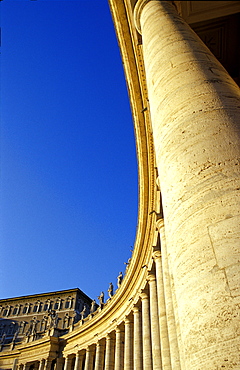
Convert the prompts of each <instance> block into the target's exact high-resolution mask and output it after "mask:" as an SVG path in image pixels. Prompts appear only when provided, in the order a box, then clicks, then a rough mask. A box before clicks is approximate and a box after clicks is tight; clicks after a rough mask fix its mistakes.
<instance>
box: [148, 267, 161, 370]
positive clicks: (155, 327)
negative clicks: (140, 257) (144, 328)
mask: <svg viewBox="0 0 240 370" xmlns="http://www.w3.org/2000/svg"><path fill="white" fill-rule="evenodd" d="M148 284H149V296H150V320H151V337H152V363H153V369H154V370H162V361H161V348H160V331H159V317H158V297H157V285H156V277H155V274H153V273H149V274H148Z"/></svg>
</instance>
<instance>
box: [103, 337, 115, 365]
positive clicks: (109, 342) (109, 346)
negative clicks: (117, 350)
mask: <svg viewBox="0 0 240 370" xmlns="http://www.w3.org/2000/svg"><path fill="white" fill-rule="evenodd" d="M113 369H114V339H113V338H112V337H111V335H110V334H108V335H107V336H106V353H105V367H104V370H113Z"/></svg>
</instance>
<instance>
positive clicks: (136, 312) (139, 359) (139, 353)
mask: <svg viewBox="0 0 240 370" xmlns="http://www.w3.org/2000/svg"><path fill="white" fill-rule="evenodd" d="M133 368H134V370H142V369H143V344H142V322H141V312H140V308H139V307H138V306H137V305H136V306H134V307H133Z"/></svg>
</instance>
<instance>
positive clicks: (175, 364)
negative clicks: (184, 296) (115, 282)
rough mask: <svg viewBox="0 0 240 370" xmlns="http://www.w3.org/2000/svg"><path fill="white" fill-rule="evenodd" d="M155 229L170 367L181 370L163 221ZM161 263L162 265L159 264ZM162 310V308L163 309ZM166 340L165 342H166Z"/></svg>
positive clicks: (156, 260)
mask: <svg viewBox="0 0 240 370" xmlns="http://www.w3.org/2000/svg"><path fill="white" fill-rule="evenodd" d="M157 228H158V231H159V235H160V242H161V257H160V256H159V252H154V256H155V263H156V272H157V271H158V272H159V276H161V275H162V279H163V285H164V301H165V307H166V322H167V333H168V338H167V339H168V342H169V348H170V357H171V366H172V369H173V370H175V369H176V370H181V365H180V358H179V347H178V339H177V331H176V320H175V313H174V309H173V297H172V294H174V292H172V288H171V280H170V274H169V267H168V257H167V246H166V240H165V231H164V220H163V219H160V220H158V221H157ZM161 262H162V264H161ZM163 310H164V308H163ZM164 320H165V319H164V311H162V312H161V310H160V322H161V324H160V329H161V328H162V333H163V334H162V335H163V338H162V340H163V341H164V338H165V335H164V332H165V329H164V328H165V322H164ZM167 339H166V340H167ZM166 346H167V342H166ZM165 355H166V357H167V355H168V351H165V350H164V348H163V356H164V360H163V361H165Z"/></svg>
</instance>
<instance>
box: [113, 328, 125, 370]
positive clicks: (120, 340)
mask: <svg viewBox="0 0 240 370" xmlns="http://www.w3.org/2000/svg"><path fill="white" fill-rule="evenodd" d="M123 363H124V331H123V330H122V329H121V328H120V327H117V328H116V347H115V367H114V370H122V369H123Z"/></svg>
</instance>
